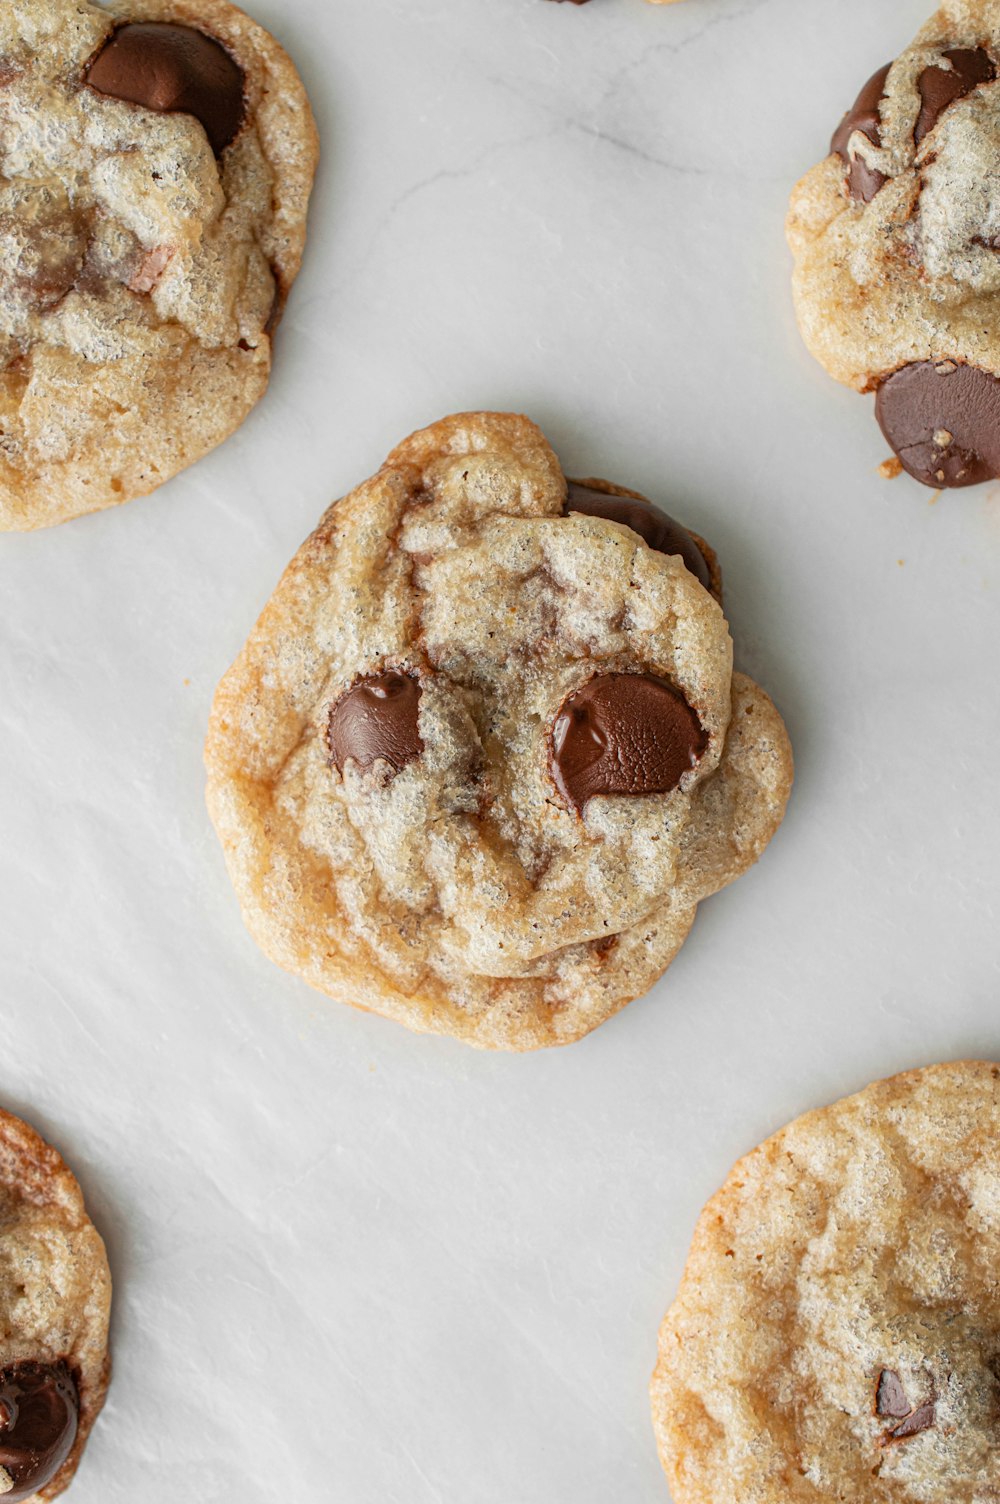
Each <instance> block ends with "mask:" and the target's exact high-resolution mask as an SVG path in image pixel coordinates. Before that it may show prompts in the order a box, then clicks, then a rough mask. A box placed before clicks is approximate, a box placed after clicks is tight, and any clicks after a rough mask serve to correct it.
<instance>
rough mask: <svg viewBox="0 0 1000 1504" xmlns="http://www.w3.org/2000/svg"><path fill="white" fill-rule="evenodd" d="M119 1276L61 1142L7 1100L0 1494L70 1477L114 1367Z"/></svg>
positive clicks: (1, 1204) (54, 1484) (1, 1215)
mask: <svg viewBox="0 0 1000 1504" xmlns="http://www.w3.org/2000/svg"><path fill="white" fill-rule="evenodd" d="M110 1306H111V1277H110V1274H109V1272H108V1262H107V1258H106V1256H105V1252H104V1244H103V1243H102V1242H101V1239H100V1236H99V1235H98V1233H97V1232H96V1230H95V1229H94V1226H93V1224H92V1223H91V1221H90V1219H89V1217H88V1216H87V1212H86V1209H85V1207H84V1204H83V1196H82V1195H81V1193H80V1187H79V1186H78V1185H77V1183H76V1181H75V1179H74V1178H73V1176H72V1175H71V1174H70V1172H69V1170H68V1169H67V1168H66V1166H65V1165H64V1164H63V1161H62V1160H61V1159H60V1157H59V1155H58V1154H57V1153H56V1151H55V1150H54V1149H52V1148H50V1147H49V1145H48V1144H46V1143H44V1142H43V1141H42V1139H40V1138H39V1136H38V1134H37V1133H35V1131H34V1130H33V1129H32V1128H29V1127H28V1125H27V1124H26V1123H22V1122H21V1121H20V1119H18V1118H15V1117H11V1116H10V1114H9V1113H6V1112H2V1111H0V1499H2V1500H3V1501H4V1504H18V1501H21V1500H28V1501H30V1504H40V1501H41V1500H45V1499H54V1498H55V1497H56V1496H57V1495H58V1494H61V1493H62V1491H63V1490H64V1489H65V1488H66V1487H67V1486H68V1484H69V1483H70V1481H71V1480H72V1478H73V1475H74V1473H75V1472H76V1469H77V1467H78V1465H79V1462H80V1457H81V1455H82V1453H83V1448H84V1446H85V1444H86V1441H87V1437H88V1436H89V1434H90V1431H91V1428H92V1426H93V1424H94V1421H95V1420H96V1419H97V1416H98V1413H99V1412H100V1409H101V1406H102V1405H103V1404H104V1397H105V1394H106V1392H107V1387H108V1379H109V1376H110V1364H109V1360H108V1319H109V1313H110Z"/></svg>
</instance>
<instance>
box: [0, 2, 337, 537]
mask: <svg viewBox="0 0 1000 1504" xmlns="http://www.w3.org/2000/svg"><path fill="white" fill-rule="evenodd" d="M317 152H318V148H317V139H316V131H315V126H314V124H313V120H312V114H311V112H310V109H309V104H308V101H307V99H306V96H305V92H304V90H303V87H302V84H301V81H300V80H299V77H298V75H297V73H296V72H295V69H294V67H293V66H292V63H291V62H290V60H289V59H288V57H287V56H286V54H285V53H284V52H283V51H282V49H281V48H280V47H279V45H278V43H277V42H276V41H275V40H274V39H273V38H272V37H271V36H269V35H268V33H267V32H266V31H264V30H263V28H261V27H260V26H258V25H257V24H256V23H255V22H253V21H251V20H250V19H249V17H247V16H246V15H244V14H243V12H242V11H241V10H238V9H237V8H236V7H235V6H233V5H231V4H229V3H228V0H109V3H107V4H105V5H98V4H90V3H86V0H6V3H5V4H4V5H3V6H2V7H0V371H2V375H0V527H2V528H8V529H27V528H36V527H45V526H49V525H52V524H54V523H57V522H62V521H65V520H67V519H68V518H71V517H75V516H78V515H80V514H82V513H85V512H92V511H96V510H99V509H101V508H103V507H109V506H114V505H116V504H117V503H119V502H123V501H127V500H129V499H131V498H132V497H135V496H140V495H145V494H146V493H147V492H149V491H152V490H154V489H155V488H156V487H157V486H159V485H161V484H162V483H163V482H164V481H166V480H168V479H169V478H170V477H171V476H173V475H175V474H176V473H177V472H178V471H180V470H182V469H184V468H185V467H186V466H188V465H190V464H193V463H194V462H195V461H196V460H198V459H200V458H201V457H202V456H203V455H204V454H206V453H207V452H208V451H209V450H210V449H213V448H214V447H215V446H216V445H217V444H219V443H221V442H222V440H223V439H225V438H226V437H228V435H229V434H230V433H232V432H233V430H234V429H235V428H237V427H238V426H239V424H240V423H241V422H242V421H243V419H244V418H245V417H246V416H247V414H248V413H249V412H250V410H251V408H252V407H253V406H254V404H255V403H256V402H257V401H258V400H259V398H260V397H261V396H262V395H263V393H264V391H265V389H266V386H267V381H268V375H269V372H270V366H271V337H272V334H273V331H274V328H275V325H276V323H277V321H278V318H279V317H280V313H281V309H282V306H283V304H284V300H285V298H286V297H287V295H288V291H289V289H290V287H291V285H292V282H293V281H294V279H295V276H296V274H297V272H298V269H299V264H300V261H301V257H302V250H303V245H304V242H305V222H306V212H307V208H308V201H309V193H310V189H311V186H312V180H313V175H314V172H315V166H316V160H317Z"/></svg>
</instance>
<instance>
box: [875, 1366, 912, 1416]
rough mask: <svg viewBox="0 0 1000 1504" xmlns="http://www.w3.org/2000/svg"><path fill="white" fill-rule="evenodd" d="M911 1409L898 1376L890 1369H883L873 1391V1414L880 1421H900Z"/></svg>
mask: <svg viewBox="0 0 1000 1504" xmlns="http://www.w3.org/2000/svg"><path fill="white" fill-rule="evenodd" d="M912 1409H913V1406H912V1405H911V1404H910V1402H909V1400H908V1399H907V1398H906V1390H905V1389H904V1388H903V1383H902V1380H901V1379H900V1377H899V1374H898V1373H896V1372H895V1370H894V1369H892V1368H883V1370H882V1372H881V1373H880V1374H879V1376H878V1388H877V1389H876V1391H875V1414H876V1415H877V1416H879V1417H880V1418H881V1419H882V1420H900V1419H901V1418H902V1417H903V1416H906V1415H909V1413H910V1411H911V1410H912Z"/></svg>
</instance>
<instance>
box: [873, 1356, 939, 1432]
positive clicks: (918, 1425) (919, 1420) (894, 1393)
mask: <svg viewBox="0 0 1000 1504" xmlns="http://www.w3.org/2000/svg"><path fill="white" fill-rule="evenodd" d="M936 1411H937V1401H936V1400H935V1398H934V1396H933V1395H932V1396H931V1398H930V1399H929V1400H924V1401H923V1403H922V1404H920V1405H917V1406H916V1407H914V1406H913V1405H911V1404H910V1402H909V1400H908V1399H907V1397H906V1390H905V1389H904V1388H903V1381H902V1379H901V1378H900V1377H899V1374H898V1373H896V1371H895V1369H893V1368H883V1370H882V1372H881V1373H880V1374H879V1376H878V1384H877V1386H876V1389H875V1414H876V1415H877V1416H878V1417H879V1419H880V1420H895V1421H898V1422H899V1424H898V1425H896V1426H890V1427H889V1429H888V1431H886V1432H885V1433H884V1434H883V1436H882V1440H881V1445H882V1446H884V1447H887V1446H891V1445H892V1443H893V1442H894V1441H907V1440H908V1439H909V1438H910V1437H911V1436H919V1435H920V1433H921V1431H926V1430H928V1429H929V1428H930V1427H931V1426H933V1424H934V1420H935V1416H936Z"/></svg>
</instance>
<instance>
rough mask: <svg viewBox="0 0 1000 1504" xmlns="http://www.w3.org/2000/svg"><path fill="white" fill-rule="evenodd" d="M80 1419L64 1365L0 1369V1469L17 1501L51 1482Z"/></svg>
mask: <svg viewBox="0 0 1000 1504" xmlns="http://www.w3.org/2000/svg"><path fill="white" fill-rule="evenodd" d="M78 1420H79V1400H78V1397H77V1392H76V1385H75V1384H74V1383H73V1379H72V1377H71V1376H70V1372H69V1369H68V1368H67V1367H66V1365H65V1364H63V1363H59V1364H56V1365H55V1366H51V1365H49V1364H47V1363H14V1364H12V1365H11V1366H10V1367H9V1368H5V1369H3V1370H2V1371H0V1467H2V1468H4V1470H5V1471H6V1472H7V1473H8V1475H9V1476H10V1478H11V1480H12V1482H13V1484H14V1487H13V1489H11V1490H8V1491H7V1492H6V1493H5V1494H3V1495H2V1496H0V1497H2V1498H3V1500H4V1504H17V1501H18V1500H19V1499H29V1498H30V1497H31V1496H32V1494H34V1493H37V1492H38V1490H39V1489H40V1488H44V1487H45V1485H46V1483H50V1482H51V1481H52V1479H53V1478H54V1477H55V1475H56V1473H58V1471H59V1469H60V1468H61V1467H62V1465H63V1463H64V1462H65V1461H66V1458H67V1457H68V1456H69V1454H70V1452H71V1451H72V1448H73V1442H74V1441H75V1440H76V1430H77V1424H78Z"/></svg>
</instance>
